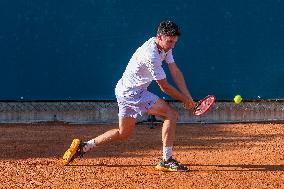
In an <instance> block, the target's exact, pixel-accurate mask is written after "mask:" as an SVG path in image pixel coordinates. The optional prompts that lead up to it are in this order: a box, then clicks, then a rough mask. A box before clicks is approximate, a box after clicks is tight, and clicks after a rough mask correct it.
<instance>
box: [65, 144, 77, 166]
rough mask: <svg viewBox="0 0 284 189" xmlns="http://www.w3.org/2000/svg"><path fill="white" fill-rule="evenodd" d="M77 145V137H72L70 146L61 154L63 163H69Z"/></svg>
mask: <svg viewBox="0 0 284 189" xmlns="http://www.w3.org/2000/svg"><path fill="white" fill-rule="evenodd" d="M79 145H80V140H79V139H73V141H72V143H71V145H70V147H69V148H68V150H67V151H66V152H65V153H64V155H63V165H68V164H69V163H70V161H71V159H72V157H73V156H74V154H75V153H76V151H77V150H78V148H79Z"/></svg>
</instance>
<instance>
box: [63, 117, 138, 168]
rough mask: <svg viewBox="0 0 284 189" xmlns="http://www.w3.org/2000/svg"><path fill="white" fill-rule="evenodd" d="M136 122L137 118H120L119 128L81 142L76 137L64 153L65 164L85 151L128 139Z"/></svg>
mask: <svg viewBox="0 0 284 189" xmlns="http://www.w3.org/2000/svg"><path fill="white" fill-rule="evenodd" d="M135 123H136V119H135V118H131V117H126V118H119V128H117V129H112V130H109V131H107V132H105V133H103V134H101V135H99V136H98V137H96V138H95V139H92V140H89V141H88V142H81V141H80V140H79V139H74V140H73V141H72V143H71V145H70V147H69V148H68V150H67V151H66V152H65V153H64V155H63V164H64V165H67V164H69V163H70V162H71V161H73V160H74V159H75V158H76V157H81V156H83V154H84V153H86V152H87V151H89V150H91V149H92V148H94V147H96V146H102V145H104V144H107V143H110V142H114V141H119V140H127V139H128V138H129V137H130V136H131V135H132V134H133V131H134V130H135Z"/></svg>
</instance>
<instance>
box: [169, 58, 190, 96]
mask: <svg viewBox="0 0 284 189" xmlns="http://www.w3.org/2000/svg"><path fill="white" fill-rule="evenodd" d="M168 67H169V70H170V73H171V76H172V78H173V80H174V82H175V83H176V85H177V87H178V89H179V90H180V91H181V92H182V93H183V94H184V95H186V96H187V97H188V98H189V99H191V100H192V96H191V94H190V92H189V90H188V88H187V85H186V82H185V80H184V76H183V73H182V72H181V70H180V69H179V68H178V66H177V64H176V63H175V62H173V63H170V64H168ZM192 101H193V100H192Z"/></svg>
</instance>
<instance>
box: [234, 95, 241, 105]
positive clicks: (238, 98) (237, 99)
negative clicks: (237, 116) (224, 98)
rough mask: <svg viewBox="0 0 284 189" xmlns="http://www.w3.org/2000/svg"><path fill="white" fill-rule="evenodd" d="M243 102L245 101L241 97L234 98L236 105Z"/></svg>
mask: <svg viewBox="0 0 284 189" xmlns="http://www.w3.org/2000/svg"><path fill="white" fill-rule="evenodd" d="M242 100H243V99H242V97H241V95H236V96H235V98H234V102H235V103H236V104H239V103H241V102H242Z"/></svg>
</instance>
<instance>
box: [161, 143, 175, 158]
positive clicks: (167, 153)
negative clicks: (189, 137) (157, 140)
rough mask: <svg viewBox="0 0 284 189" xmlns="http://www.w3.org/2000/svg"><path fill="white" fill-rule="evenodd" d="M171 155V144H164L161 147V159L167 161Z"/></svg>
mask: <svg viewBox="0 0 284 189" xmlns="http://www.w3.org/2000/svg"><path fill="white" fill-rule="evenodd" d="M172 155H173V147H172V146H164V147H163V160H165V161H168V160H169V159H170V158H171V157H172Z"/></svg>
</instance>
